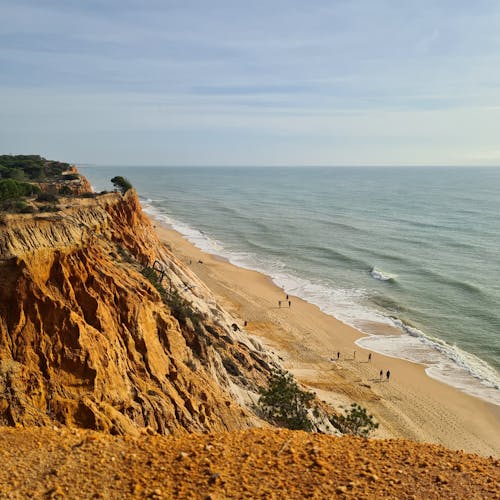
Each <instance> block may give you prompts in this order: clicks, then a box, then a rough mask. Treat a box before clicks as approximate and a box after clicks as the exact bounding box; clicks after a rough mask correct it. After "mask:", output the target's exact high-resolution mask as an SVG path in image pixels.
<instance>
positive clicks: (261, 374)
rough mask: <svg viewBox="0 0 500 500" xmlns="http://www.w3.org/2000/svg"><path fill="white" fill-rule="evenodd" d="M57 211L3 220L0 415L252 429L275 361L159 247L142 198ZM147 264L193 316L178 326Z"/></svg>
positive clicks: (121, 425) (124, 428)
mask: <svg viewBox="0 0 500 500" xmlns="http://www.w3.org/2000/svg"><path fill="white" fill-rule="evenodd" d="M63 205H64V203H63ZM65 207H66V208H64V209H63V210H62V211H61V212H58V213H53V214H37V215H29V214H28V215H21V214H16V215H5V216H3V218H2V219H1V220H0V424H8V425H15V424H22V425H48V424H51V423H53V422H54V421H57V422H60V423H63V424H65V425H69V426H79V427H85V428H92V429H100V430H105V431H109V432H112V433H137V432H139V431H140V430H141V429H143V428H148V429H150V430H154V431H156V432H159V433H171V432H175V431H181V430H186V431H207V430H210V431H219V430H225V429H237V428H244V427H247V426H252V425H256V424H257V425H259V424H260V423H261V422H260V421H259V420H258V419H257V418H256V417H255V415H253V414H252V412H251V410H250V406H251V402H252V399H253V400H255V399H256V396H255V393H256V390H257V387H258V385H259V384H261V383H262V382H263V381H264V380H265V379H266V378H267V375H268V372H269V369H270V364H272V361H271V360H270V359H268V358H267V357H266V355H265V354H264V352H263V351H262V349H261V347H260V346H259V345H258V343H257V342H256V341H255V340H252V339H251V338H249V336H248V335H246V334H245V332H241V331H239V330H238V331H234V329H233V328H232V326H231V325H232V323H233V319H232V318H230V317H229V316H228V315H227V313H226V312H224V311H223V310H222V309H221V308H220V307H219V306H218V305H217V304H216V302H215V300H214V298H213V296H212V295H211V293H210V291H209V290H208V289H206V287H205V286H204V285H203V284H202V283H201V282H199V281H198V280H197V278H196V277H195V276H194V275H193V274H192V273H191V272H190V271H189V269H188V268H187V267H185V266H183V265H182V264H181V263H180V262H178V261H177V259H176V258H175V256H174V255H172V254H171V253H170V252H169V251H168V249H167V248H165V246H164V245H162V244H161V243H160V241H159V240H158V238H157V236H156V233H155V232H154V228H153V227H152V226H151V224H150V222H149V220H148V219H147V218H146V217H145V216H144V215H143V213H142V211H141V208H140V205H139V201H138V199H137V195H136V193H135V192H134V191H133V190H132V191H129V192H127V193H126V194H125V195H124V196H122V195H121V194H119V193H112V194H107V195H101V196H97V197H95V198H83V199H79V200H78V201H75V200H72V201H71V202H70V201H69V199H68V203H67V204H66V205H65ZM155 262H156V266H157V267H161V268H162V269H164V270H165V276H164V280H163V285H164V287H165V290H166V291H168V297H173V296H174V294H175V296H176V297H177V298H178V300H180V301H181V302H182V304H183V305H184V306H186V305H187V306H188V307H187V309H188V311H190V312H191V313H192V315H193V318H194V319H190V318H189V317H185V315H184V316H183V317H182V318H180V319H181V323H179V321H178V318H176V312H175V310H174V307H173V306H172V304H170V306H169V305H167V304H166V303H165V296H164V297H163V299H162V297H161V295H160V293H159V292H158V290H157V289H156V288H155V287H154V286H153V285H152V283H151V281H150V280H148V279H147V278H146V277H145V276H144V275H143V274H142V273H141V271H144V269H145V268H146V267H148V266H152V265H153V263H155ZM159 278H161V276H159ZM177 316H178V317H179V314H177Z"/></svg>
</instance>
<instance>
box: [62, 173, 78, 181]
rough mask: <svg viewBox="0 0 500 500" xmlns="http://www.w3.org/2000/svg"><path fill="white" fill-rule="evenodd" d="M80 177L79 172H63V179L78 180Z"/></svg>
mask: <svg viewBox="0 0 500 500" xmlns="http://www.w3.org/2000/svg"><path fill="white" fill-rule="evenodd" d="M79 178H80V176H79V175H78V174H63V180H65V181H76V180H77V179H79Z"/></svg>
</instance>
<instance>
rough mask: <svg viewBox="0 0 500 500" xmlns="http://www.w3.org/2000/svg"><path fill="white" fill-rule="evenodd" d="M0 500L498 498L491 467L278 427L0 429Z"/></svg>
mask: <svg viewBox="0 0 500 500" xmlns="http://www.w3.org/2000/svg"><path fill="white" fill-rule="evenodd" d="M0 460H1V461H2V467H1V468H0V498H12V499H24V498H54V499H55V498H57V499H76V498H78V499H79V498H85V499H88V498H103V499H105V498H106V499H107V498H109V499H117V498H151V499H158V500H159V499H167V498H169V499H170V498H182V499H199V500H202V499H204V500H210V499H211V500H218V499H220V500H222V499H227V498H248V499H257V498H262V499H266V500H271V499H276V500H277V499H297V500H299V499H300V500H302V499H304V498H311V499H318V500H319V499H325V498H355V499H362V498H363V499H380V498H398V499H425V500H430V499H443V498H446V499H451V498H467V499H483V498H500V487H499V482H498V478H499V473H500V463H499V461H498V460H497V459H492V458H484V457H479V456H477V455H467V454H465V453H462V452H459V451H451V450H446V449H444V448H442V447H440V446H437V445H423V444H421V445H418V444H415V443H410V442H408V441H399V440H390V441H380V440H364V439H361V438H354V437H351V436H345V437H341V438H338V437H334V436H325V435H321V434H314V433H306V432H302V431H295V432H292V431H288V430H284V429H272V430H270V429H265V430H264V429H252V430H246V431H240V432H224V433H219V434H189V435H184V436H176V437H173V436H148V435H145V436H142V437H140V438H137V439H136V438H131V437H130V436H110V435H109V434H105V433H98V432H92V431H84V430H82V429H49V428H44V429H40V428H32V429H15V428H0Z"/></svg>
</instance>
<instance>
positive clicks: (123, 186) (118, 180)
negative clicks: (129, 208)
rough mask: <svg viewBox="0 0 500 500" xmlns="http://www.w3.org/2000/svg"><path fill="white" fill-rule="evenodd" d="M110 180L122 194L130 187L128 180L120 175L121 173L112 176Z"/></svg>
mask: <svg viewBox="0 0 500 500" xmlns="http://www.w3.org/2000/svg"><path fill="white" fill-rule="evenodd" d="M111 182H112V183H113V186H115V188H116V189H119V190H120V191H121V193H122V194H125V193H126V192H127V191H128V190H129V189H132V184H130V181H129V180H128V179H126V178H125V177H122V176H121V175H117V176H116V177H113V178H112V179H111Z"/></svg>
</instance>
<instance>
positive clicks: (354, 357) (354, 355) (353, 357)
mask: <svg viewBox="0 0 500 500" xmlns="http://www.w3.org/2000/svg"><path fill="white" fill-rule="evenodd" d="M352 359H356V351H354V354H353V356H352Z"/></svg>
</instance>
